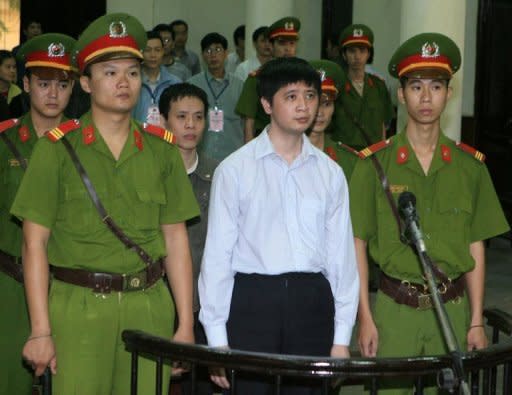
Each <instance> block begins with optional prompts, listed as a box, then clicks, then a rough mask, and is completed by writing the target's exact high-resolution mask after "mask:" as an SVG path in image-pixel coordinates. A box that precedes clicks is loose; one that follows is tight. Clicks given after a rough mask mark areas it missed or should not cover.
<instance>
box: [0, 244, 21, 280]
mask: <svg viewBox="0 0 512 395" xmlns="http://www.w3.org/2000/svg"><path fill="white" fill-rule="evenodd" d="M0 272H4V273H5V274H7V275H8V276H9V277H12V278H13V279H15V280H16V281H18V282H19V283H22V284H23V266H22V265H21V259H20V258H16V257H14V256H12V255H9V254H6V253H5V252H3V251H0Z"/></svg>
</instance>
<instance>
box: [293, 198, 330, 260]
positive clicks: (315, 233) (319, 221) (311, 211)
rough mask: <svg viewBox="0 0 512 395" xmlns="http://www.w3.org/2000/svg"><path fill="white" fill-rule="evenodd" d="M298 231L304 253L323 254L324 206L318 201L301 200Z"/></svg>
mask: <svg viewBox="0 0 512 395" xmlns="http://www.w3.org/2000/svg"><path fill="white" fill-rule="evenodd" d="M299 209H300V212H299V213H297V214H298V218H299V228H300V229H299V231H300V237H301V239H302V244H303V247H304V252H309V253H321V254H324V253H325V251H324V249H323V248H322V247H321V246H320V243H321V242H322V243H323V240H325V204H324V202H322V201H321V200H318V199H303V200H302V201H301V202H300V205H299Z"/></svg>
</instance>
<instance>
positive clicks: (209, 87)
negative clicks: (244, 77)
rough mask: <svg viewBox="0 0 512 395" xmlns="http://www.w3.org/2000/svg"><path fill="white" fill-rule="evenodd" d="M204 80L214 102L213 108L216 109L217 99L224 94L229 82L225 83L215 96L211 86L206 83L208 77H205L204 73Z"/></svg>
mask: <svg viewBox="0 0 512 395" xmlns="http://www.w3.org/2000/svg"><path fill="white" fill-rule="evenodd" d="M204 79H205V80H206V85H208V89H210V92H211V94H212V96H213V100H214V102H215V108H217V100H218V99H219V97H220V96H221V95H222V94H223V93H224V91H225V90H226V88H227V87H228V85H229V80H227V81H226V85H224V87H223V88H222V89H221V90H220V92H219V93H218V94H217V95H216V94H215V92H214V91H213V88H212V86H211V85H210V81H208V77H207V76H206V73H204Z"/></svg>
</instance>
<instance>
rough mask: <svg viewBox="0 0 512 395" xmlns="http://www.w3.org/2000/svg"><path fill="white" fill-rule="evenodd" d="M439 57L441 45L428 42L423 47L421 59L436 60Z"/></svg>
mask: <svg viewBox="0 0 512 395" xmlns="http://www.w3.org/2000/svg"><path fill="white" fill-rule="evenodd" d="M437 56H439V45H437V44H436V43H435V42H432V43H429V42H426V43H425V44H423V46H422V47H421V57H423V58H435V57H437Z"/></svg>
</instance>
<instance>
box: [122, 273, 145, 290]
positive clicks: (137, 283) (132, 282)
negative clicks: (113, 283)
mask: <svg viewBox="0 0 512 395" xmlns="http://www.w3.org/2000/svg"><path fill="white" fill-rule="evenodd" d="M147 278H148V274H147V272H146V271H145V270H143V271H140V272H138V273H134V274H123V291H137V290H139V289H144V288H145V287H146V284H147Z"/></svg>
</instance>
